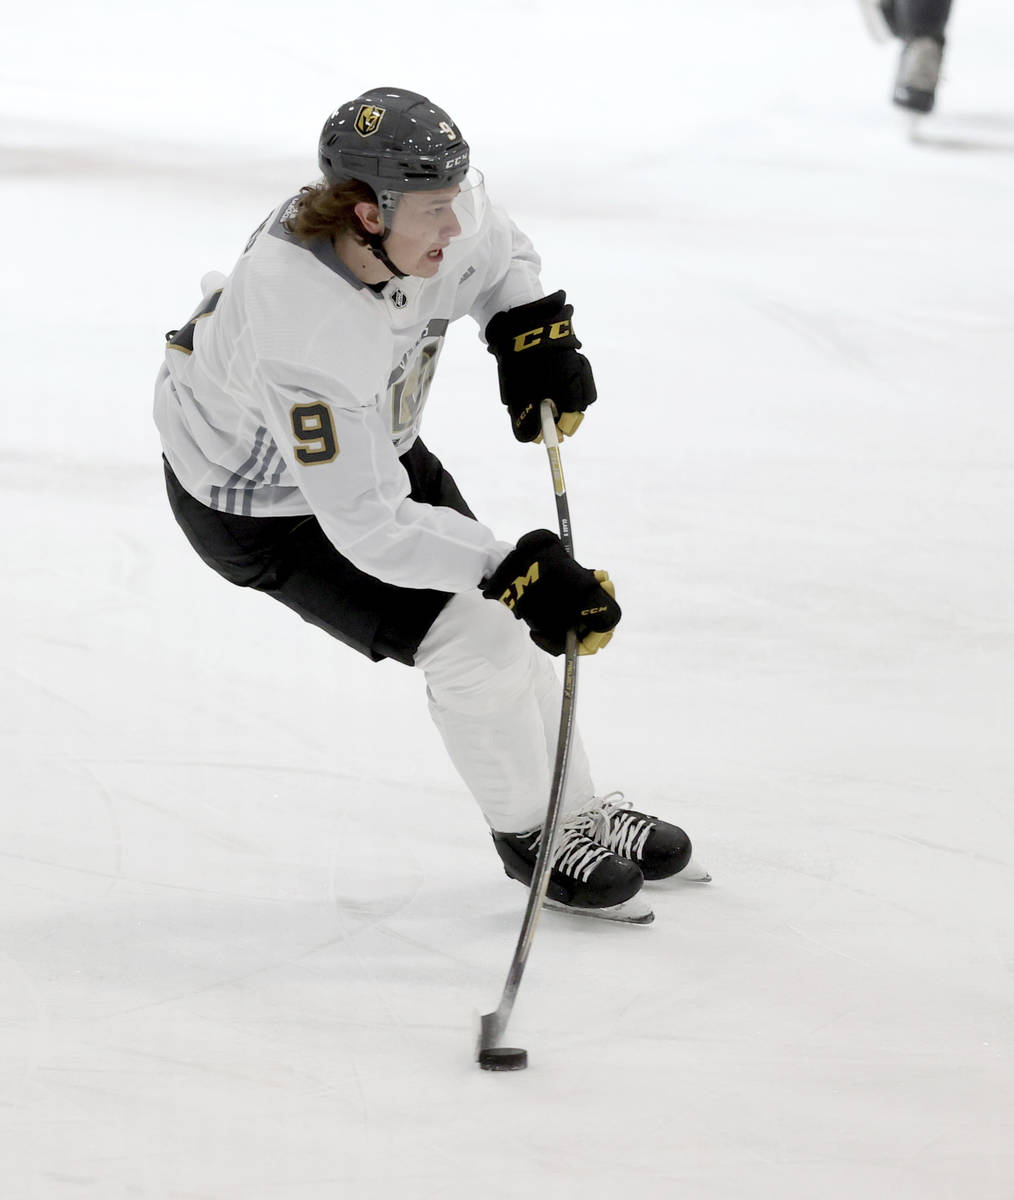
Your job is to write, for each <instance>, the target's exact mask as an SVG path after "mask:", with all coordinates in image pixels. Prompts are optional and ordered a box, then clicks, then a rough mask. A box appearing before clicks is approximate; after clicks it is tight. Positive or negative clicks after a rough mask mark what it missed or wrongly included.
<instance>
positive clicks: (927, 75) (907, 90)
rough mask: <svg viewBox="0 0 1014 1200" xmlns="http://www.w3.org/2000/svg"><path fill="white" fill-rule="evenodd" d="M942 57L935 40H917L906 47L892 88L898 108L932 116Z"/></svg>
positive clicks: (929, 38)
mask: <svg viewBox="0 0 1014 1200" xmlns="http://www.w3.org/2000/svg"><path fill="white" fill-rule="evenodd" d="M943 53H944V49H943V46H942V45H941V44H940V42H938V41H937V40H936V38H931V37H917V38H913V39H912V40H911V41H910V42H906V43H905V45H904V46H903V47H902V49H901V59H900V60H899V62H898V77H897V79H896V81H895V84H894V96H893V99H894V103H895V104H897V105H898V107H899V108H907V109H908V110H909V111H910V112H914V113H928V112H932V110H933V105H934V103H935V102H936V93H937V83H938V82H939V79H940V63H941V61H942V60H943Z"/></svg>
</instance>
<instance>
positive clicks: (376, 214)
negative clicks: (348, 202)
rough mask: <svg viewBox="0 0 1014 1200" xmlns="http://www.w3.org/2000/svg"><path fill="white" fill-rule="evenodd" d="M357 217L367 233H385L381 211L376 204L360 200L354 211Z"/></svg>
mask: <svg viewBox="0 0 1014 1200" xmlns="http://www.w3.org/2000/svg"><path fill="white" fill-rule="evenodd" d="M353 212H355V214H356V216H357V217H358V218H359V223H360V224H361V225H362V227H363V228H364V229H365V230H366V232H367V233H383V232H384V222H383V219H382V218H381V215H380V209H379V208H378V207H377V205H376V204H370V202H369V201H368V200H360V201H359V203H358V204H357V205H356V207H355V208H354V209H353Z"/></svg>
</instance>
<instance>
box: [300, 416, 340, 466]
mask: <svg viewBox="0 0 1014 1200" xmlns="http://www.w3.org/2000/svg"><path fill="white" fill-rule="evenodd" d="M292 432H293V433H294V434H295V435H296V437H297V438H298V439H299V441H301V442H305V443H306V445H305V446H297V447H296V458H297V459H298V460H299V461H300V462H301V463H302V464H303V465H304V466H306V467H312V466H314V465H315V464H317V463H326V462H331V461H332V459H335V458H337V457H338V438H337V436H336V435H335V431H334V421H333V420H332V419H331V410H330V409H329V408H328V406H327V405H326V404H296V405H294V406H293V409H292Z"/></svg>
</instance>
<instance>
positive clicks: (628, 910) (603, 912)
mask: <svg viewBox="0 0 1014 1200" xmlns="http://www.w3.org/2000/svg"><path fill="white" fill-rule="evenodd" d="M542 907H543V908H549V909H552V910H553V911H554V912H562V913H567V914H568V916H571V917H592V918H594V919H595V920H596V921H615V922H616V923H617V924H620V925H650V924H651V923H652V921H654V919H655V914H654V912H653V911H652V909H651V908H650V907H649V905H648V904H646V903H645V902H644V901H643V900H642V899H641V898H640V896H633V897H632V898H631V899H630V900H624V902H623V903H622V904H614V905H612V907H611V908H577V907H575V906H574V905H573V904H560V903H559V902H558V901H557V900H546V901H545V902H544V903H543V905H542Z"/></svg>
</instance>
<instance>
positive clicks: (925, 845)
mask: <svg viewBox="0 0 1014 1200" xmlns="http://www.w3.org/2000/svg"><path fill="white" fill-rule="evenodd" d="M852 832H853V833H862V834H865V835H867V836H868V837H875V838H884V839H885V840H887V841H893V842H907V843H908V844H909V845H912V846H919V847H921V848H922V849H924V850H934V851H939V852H940V853H941V854H952V855H956V856H957V857H958V858H967V859H969V860H970V861H972V862H981V863H989V864H990V865H991V866H994V867H1005V868H1007V869H1008V870H1009V869H1010V868H1011V867H1012V866H1014V863H1011V862H1009V861H1008V860H1007V859H1004V858H994V857H993V856H992V855H991V854H983V853H982V852H981V851H979V850H964V849H962V848H961V847H959V846H948V845H946V844H945V843H943V842H931V841H930V840H929V839H928V838H917V837H912V835H911V834H907V833H891V832H890V831H888V830H885V829H860V828H856V827H853V828H852Z"/></svg>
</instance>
